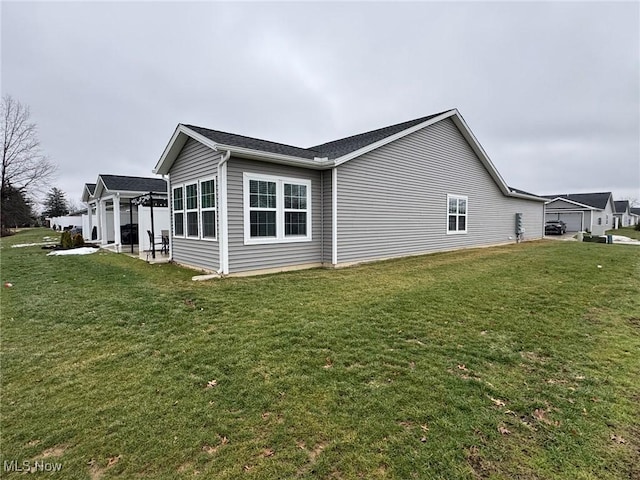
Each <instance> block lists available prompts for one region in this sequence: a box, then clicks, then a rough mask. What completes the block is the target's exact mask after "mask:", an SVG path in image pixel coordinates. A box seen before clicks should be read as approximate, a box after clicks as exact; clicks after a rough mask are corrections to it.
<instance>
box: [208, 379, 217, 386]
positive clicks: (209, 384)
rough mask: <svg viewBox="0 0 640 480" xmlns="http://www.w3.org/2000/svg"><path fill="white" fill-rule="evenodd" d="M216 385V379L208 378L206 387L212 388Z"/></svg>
mask: <svg viewBox="0 0 640 480" xmlns="http://www.w3.org/2000/svg"><path fill="white" fill-rule="evenodd" d="M217 386H218V381H217V380H216V379H213V380H209V381H208V382H207V388H213V387H217Z"/></svg>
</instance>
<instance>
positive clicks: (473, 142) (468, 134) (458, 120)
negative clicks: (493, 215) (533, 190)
mask: <svg viewBox="0 0 640 480" xmlns="http://www.w3.org/2000/svg"><path fill="white" fill-rule="evenodd" d="M453 123H455V124H456V126H457V127H458V129H459V130H460V132H461V133H462V136H463V137H464V138H465V139H466V140H467V142H469V145H470V146H471V148H472V149H473V151H474V152H475V153H476V155H477V156H478V158H479V159H480V161H481V162H482V163H483V165H484V166H485V168H486V169H487V171H488V172H489V175H491V178H493V180H494V181H495V182H496V183H497V184H498V187H499V188H500V190H502V193H504V194H505V195H507V196H509V197H520V198H522V197H521V195H522V194H518V193H515V192H512V191H511V189H510V188H509V186H508V185H507V182H505V181H504V179H503V178H502V176H501V175H500V173H499V172H498V169H497V168H496V167H495V165H494V164H493V162H492V161H491V159H490V158H489V155H487V152H485V151H484V148H482V145H480V142H479V141H478V139H477V138H476V137H475V135H474V134H473V132H472V131H471V129H470V128H469V126H468V125H467V122H465V121H464V118H462V115H460V113H458V110H455V115H454V117H453ZM526 197H527V198H528V199H531V198H529V197H528V196H526Z"/></svg>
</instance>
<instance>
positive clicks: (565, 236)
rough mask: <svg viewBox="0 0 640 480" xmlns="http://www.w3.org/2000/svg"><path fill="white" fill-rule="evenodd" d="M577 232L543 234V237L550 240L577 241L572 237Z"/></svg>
mask: <svg viewBox="0 0 640 480" xmlns="http://www.w3.org/2000/svg"><path fill="white" fill-rule="evenodd" d="M577 234H578V232H567V233H565V234H563V235H545V236H544V238H548V239H550V240H569V241H571V240H573V241H574V242H577V239H576V238H573V237H574V236H576V235H577Z"/></svg>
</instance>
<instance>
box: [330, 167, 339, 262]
mask: <svg viewBox="0 0 640 480" xmlns="http://www.w3.org/2000/svg"><path fill="white" fill-rule="evenodd" d="M331 263H332V264H333V266H334V267H335V266H336V265H337V264H338V167H334V168H333V169H332V170H331Z"/></svg>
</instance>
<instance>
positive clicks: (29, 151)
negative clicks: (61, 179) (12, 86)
mask: <svg viewBox="0 0 640 480" xmlns="http://www.w3.org/2000/svg"><path fill="white" fill-rule="evenodd" d="M30 116H31V114H30V112H29V107H28V106H26V105H23V104H21V103H20V102H18V101H17V100H14V99H13V97H11V96H10V95H4V96H3V97H2V117H1V118H0V138H1V139H2V165H1V170H0V175H1V176H0V199H1V200H2V203H3V204H4V203H5V202H6V201H8V198H9V194H10V192H19V193H21V194H23V195H25V196H26V195H28V194H29V193H32V192H33V190H34V189H35V188H42V187H44V186H45V185H46V183H47V182H48V181H49V180H50V179H51V177H52V176H53V175H54V174H55V172H56V166H55V165H54V164H53V163H52V162H51V161H50V160H49V159H48V158H47V157H46V156H45V155H43V154H42V152H41V151H40V141H39V140H38V132H37V128H36V124H35V123H31V122H30V121H29V117H30ZM2 210H4V209H2ZM1 217H2V218H1V219H0V223H1V225H0V227H1V229H2V232H3V233H4V232H5V229H6V227H7V224H6V223H5V218H4V214H2V215H1Z"/></svg>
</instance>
